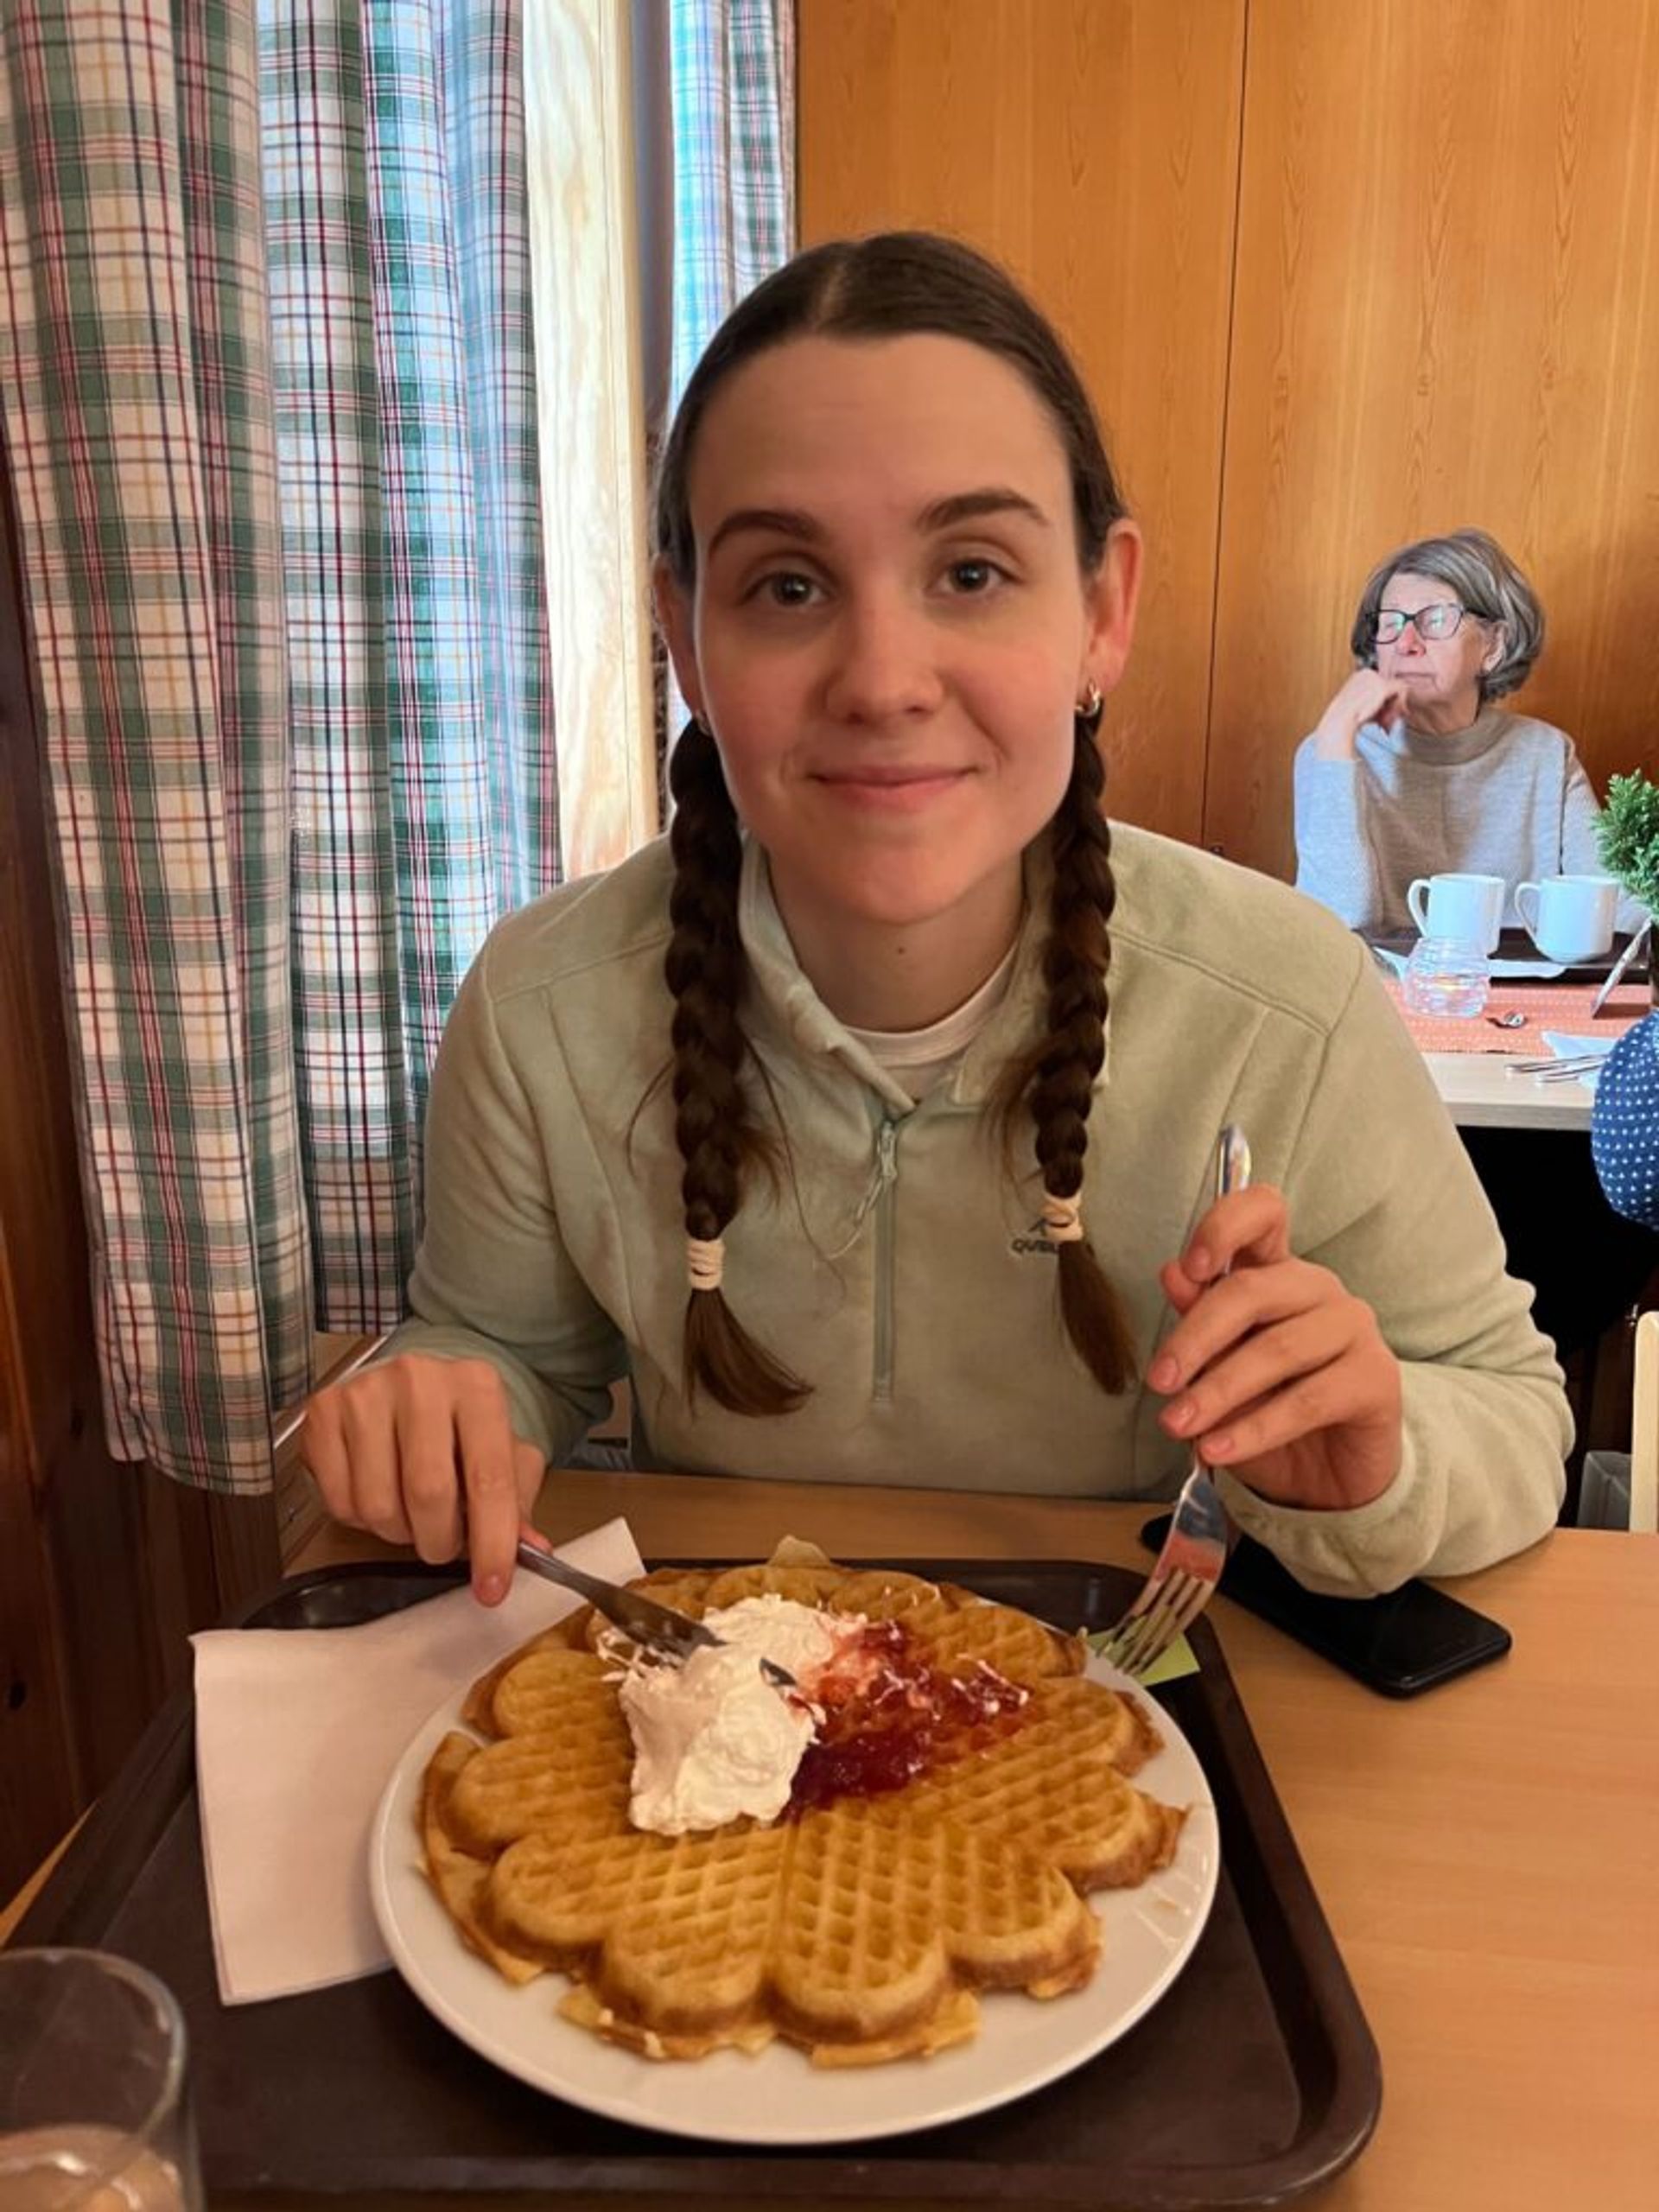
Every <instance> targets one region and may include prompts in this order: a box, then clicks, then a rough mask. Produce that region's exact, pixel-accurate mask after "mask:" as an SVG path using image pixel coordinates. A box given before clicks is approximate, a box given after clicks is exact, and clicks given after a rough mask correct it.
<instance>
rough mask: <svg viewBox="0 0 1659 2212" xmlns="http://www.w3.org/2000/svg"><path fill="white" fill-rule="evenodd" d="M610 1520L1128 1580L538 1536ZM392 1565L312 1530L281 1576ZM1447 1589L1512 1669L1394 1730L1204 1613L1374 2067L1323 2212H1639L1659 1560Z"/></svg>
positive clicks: (1468, 1682) (757, 1532)
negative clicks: (1582, 2210)
mask: <svg viewBox="0 0 1659 2212" xmlns="http://www.w3.org/2000/svg"><path fill="white" fill-rule="evenodd" d="M616 1514H621V1515H625V1516H626V1518H627V1520H628V1522H629V1524H630V1526H631V1528H632V1530H633V1534H634V1536H635V1539H636V1541H638V1543H639V1548H640V1550H641V1551H642V1552H643V1553H644V1554H645V1556H646V1557H647V1558H650V1557H653V1556H657V1557H673V1556H690V1557H698V1558H709V1559H728V1560H729V1559H745V1558H757V1557H764V1556H765V1555H766V1553H768V1552H769V1551H770V1550H771V1548H772V1545H773V1544H774V1543H775V1542H776V1541H778V1539H779V1537H780V1536H783V1535H786V1534H792V1535H801V1536H806V1537H810V1538H811V1539H812V1540H813V1541H816V1542H817V1543H820V1544H822V1545H823V1547H824V1548H825V1549H826V1550H828V1551H829V1552H830V1553H831V1554H836V1555H839V1556H842V1557H848V1558H852V1557H856V1556H859V1555H865V1556H872V1555H874V1556H880V1555H886V1556H895V1557H906V1556H915V1557H934V1558H950V1557H961V1558H978V1557H985V1558H995V1557H1002V1558H1011V1559H1077V1560H1103V1561H1109V1562H1116V1563H1118V1564H1121V1565H1125V1566H1135V1565H1143V1564H1144V1563H1145V1560H1144V1554H1142V1553H1141V1551H1140V1549H1139V1548H1138V1546H1137V1544H1136V1541H1135V1532H1136V1529H1138V1527H1139V1525H1140V1522H1141V1520H1142V1519H1143V1518H1144V1517H1145V1509H1143V1508H1138V1507H1134V1506H1125V1505H1095V1504H1090V1503H1081V1502H1078V1501H1076V1500H1072V1499H1033V1498H1011V1497H978V1496H975V1495H971V1494H966V1493H958V1492H941V1491H876V1490H864V1489H855V1488H845V1487H838V1488H828V1487H820V1486H817V1485H806V1484H790V1483H761V1482H739V1481H732V1480H712V1479H704V1478H691V1477H684V1476H678V1477H674V1476H650V1475H633V1474H624V1475H595V1474H575V1473H571V1474H563V1475H558V1476H556V1477H555V1478H553V1479H552V1480H551V1481H550V1483H549V1484H548V1485H547V1488H546V1490H545V1491H544V1492H543V1509H542V1513H541V1520H542V1524H543V1527H544V1528H545V1529H546V1530H547V1532H548V1534H549V1535H551V1536H553V1537H554V1538H555V1539H558V1538H562V1537H567V1536H570V1535H575V1534H576V1533H577V1532H578V1531H579V1530H581V1529H587V1528H591V1527H593V1526H594V1524H595V1523H596V1522H601V1521H603V1520H606V1519H608V1518H609V1517H611V1516H613V1515H616ZM393 1555H395V1554H387V1553H386V1551H385V1547H382V1546H379V1545H377V1544H376V1543H375V1542H374V1541H372V1539H368V1538H364V1537H359V1536H357V1535H353V1534H350V1533H348V1532H346V1531H343V1530H339V1529H332V1528H331V1529H324V1530H323V1531H321V1533H320V1534H319V1535H318V1536H317V1537H316V1538H315V1539H314V1540H313V1541H312V1543H311V1544H310V1545H309V1546H308V1548H307V1550H306V1552H305V1554H304V1555H303V1556H302V1558H301V1559H300V1560H297V1561H296V1566H297V1567H313V1566H323V1565H328V1564H332V1563H334V1562H335V1561H337V1560H343V1559H360V1558H372V1557H377V1556H393ZM1457 1590H1458V1594H1459V1596H1461V1597H1463V1598H1465V1599H1467V1600H1468V1602H1469V1603H1471V1604H1472V1605H1477V1606H1478V1607H1479V1608H1480V1609H1481V1610H1482V1611H1485V1612H1489V1613H1491V1614H1492V1615H1494V1616H1495V1617H1496V1618H1497V1619H1499V1620H1501V1621H1503V1623H1504V1624H1506V1625H1507V1626H1508V1627H1509V1628H1510V1630H1512V1631H1513V1634H1514V1637H1515V1649H1514V1650H1513V1652H1512V1653H1511V1654H1510V1656H1509V1657H1508V1658H1506V1659H1504V1660H1503V1661H1502V1662H1499V1663H1498V1664H1497V1665H1496V1666H1493V1667H1489V1668H1485V1669H1482V1670H1481V1671H1480V1672H1479V1673H1478V1674H1475V1675H1470V1676H1468V1677H1466V1678H1465V1679H1464V1680H1462V1681H1458V1682H1456V1683H1454V1684H1451V1685H1448V1686H1447V1687H1446V1688H1443V1689H1440V1690H1437V1691H1433V1692H1431V1693H1430V1694H1427V1696H1425V1697H1423V1698H1421V1699H1417V1700H1411V1701H1410V1702H1408V1703H1404V1704H1396V1703H1394V1702H1392V1701H1390V1700H1387V1699H1384V1698H1381V1697H1377V1696H1376V1695H1374V1694H1371V1693H1370V1692H1369V1691H1367V1690H1364V1689H1363V1688H1360V1687H1359V1686H1358V1685H1357V1683H1353V1682H1351V1681H1348V1680H1347V1679H1346V1678H1345V1677H1344V1675H1339V1674H1338V1673H1337V1672H1336V1671H1335V1670H1334V1669H1332V1668H1330V1667H1327V1666H1325V1665H1324V1664H1323V1663H1322V1662H1319V1661H1318V1660H1316V1659H1314V1658H1313V1657H1312V1656H1310V1655H1309V1654H1308V1653H1306V1651H1304V1650H1303V1649H1301V1648H1300V1646H1298V1645H1296V1644H1294V1643H1291V1642H1289V1641H1288V1640H1287V1638H1286V1637H1282V1636H1281V1635H1279V1634H1278V1633H1277V1632H1276V1631H1275V1630H1272V1629H1269V1628H1268V1627H1266V1626H1265V1625H1264V1624H1262V1623H1260V1622H1258V1621H1255V1620H1254V1619H1252V1618H1250V1617H1249V1616H1248V1615H1246V1614H1243V1613H1241V1612H1239V1611H1237V1610H1236V1608H1234V1607H1232V1606H1230V1605H1228V1604H1227V1603H1226V1601H1225V1600H1224V1599H1218V1600H1217V1603H1216V1605H1215V1608H1214V1613H1213V1618H1215V1620H1216V1624H1217V1629H1218V1630H1219V1633H1220V1635H1221V1637H1222V1641H1223V1643H1224V1647H1225V1649H1226V1653H1227V1658H1228V1662H1229V1664H1230V1667H1231V1668H1232V1669H1233V1672H1234V1675H1235V1676H1236V1680H1237V1682H1238V1686H1239V1689H1240V1692H1241V1694H1242V1696H1243V1702H1244V1706H1245V1709H1246V1711H1247V1712H1248V1713H1249V1718H1250V1721H1251V1725H1252V1726H1253V1727H1254V1729H1255V1734H1256V1737H1257V1739H1258V1741H1259V1742H1260V1744H1261V1745H1262V1751H1263V1754H1264V1756H1265V1757H1266V1759H1267V1763H1268V1768H1269V1770H1270V1771H1271V1773H1272V1775H1273V1778H1274V1783H1275V1786H1276V1787H1277V1789H1278V1790H1279V1793H1280V1796H1281V1799H1282V1801H1283V1803H1284V1806H1285V1808H1286V1811H1287V1814H1288V1816H1289V1819H1290V1823H1291V1826H1292V1828H1293V1829H1294V1833H1295V1835H1296V1838H1297V1840H1298V1842H1299V1844H1300V1847H1301V1851H1302V1853H1303V1856H1304V1858H1305V1859H1306V1863H1307V1866H1308V1869H1309V1872H1310V1873H1311V1874H1312V1876H1313V1883H1314V1886H1315V1888H1316V1889H1317V1891H1318V1892H1319V1897H1320V1900H1321V1902H1322V1903H1323V1904H1324V1907H1325V1912H1326V1914H1327V1916H1328V1917H1329V1919H1330V1922H1331V1924H1332V1929H1334V1931H1335V1934H1336V1936H1337V1940H1338V1943H1339V1945H1340V1947H1341V1949H1342V1952H1343V1955H1344V1959H1345V1960H1346V1961H1347V1965H1348V1968H1349V1971H1350V1973H1351V1975H1352V1977H1353V1980H1354V1982H1355V1985H1356V1986H1357V1989H1358V1992H1359V1996H1360V2000H1361V2002H1362V2004H1363V2006H1364V2009H1365V2012H1366V2014H1367V2017H1368V2018H1369V2019H1370V2024H1371V2028H1372V2031H1373V2032H1374V2034H1375V2035H1376V2040H1377V2044H1378V2045H1379V2048H1380V2050H1381V2051H1382V2056H1383V2114H1382V2119H1381V2120H1380V2122H1379V2125H1378V2128H1377V2132H1376V2137H1375V2138H1374V2139H1373V2141H1372V2142H1371V2144H1370V2146H1369V2147H1368V2148H1367V2150H1366V2151H1365V2152H1363V2155H1362V2156H1361V2158H1359V2160H1358V2162H1357V2164H1356V2165H1354V2166H1353V2167H1352V2168H1351V2169H1350V2171H1348V2173H1347V2174H1345V2175H1344V2176H1343V2177H1341V2178H1340V2179H1339V2180H1338V2182H1337V2183H1334V2184H1333V2185H1332V2187H1331V2189H1329V2190H1327V2191H1325V2192H1324V2193H1323V2194H1322V2195H1321V2196H1319V2199H1318V2202H1319V2207H1320V2212H1479V2209H1480V2208H1486V2207H1491V2208H1492V2212H1498V2208H1502V2212H1530V2208H1533V2207H1536V2208H1538V2209H1539V2212H1544V2209H1545V2208H1548V2209H1549V2212H1555V2208H1556V2207H1558V2206H1559V2205H1560V2204H1561V2203H1563V2202H1569V2201H1573V2200H1574V2199H1576V2198H1577V2197H1578V2196H1579V2195H1580V2193H1582V2192H1584V2191H1585V2190H1586V2188H1587V2189H1588V2190H1589V2192H1590V2193H1591V2195H1592V2199H1593V2202H1595V2204H1596V2205H1597V2207H1598V2212H1637V2208H1638V2207H1642V2208H1647V2207H1649V2206H1651V2205H1652V2204H1653V2203H1654V2202H1656V2180H1655V2175H1656V2171H1659V2117H1656V2115H1659V2083H1656V2074H1655V2068H1656V2055H1659V1537H1653V1536H1632V1535H1622V1534H1616V1533H1612V1532H1605V1531H1599V1530H1579V1529H1568V1530H1560V1531H1558V1532H1557V1533H1556V1534H1555V1535H1553V1536H1552V1537H1551V1538H1550V1539H1549V1540H1548V1541H1547V1542H1546V1543H1544V1544H1541V1545H1540V1546H1538V1547H1537V1548H1535V1549H1534V1550H1533V1551H1531V1552H1529V1553H1526V1554H1523V1555H1522V1557H1520V1558H1519V1559H1516V1560H1510V1561H1508V1562H1506V1563H1505V1564H1504V1565H1503V1566H1502V1567H1494V1568H1492V1569H1491V1570H1490V1571H1489V1572H1488V1573H1484V1574H1482V1575H1478V1576H1471V1577H1469V1578H1467V1579H1466V1580H1463V1581H1461V1582H1459V1584H1458V1585H1457ZM658 2201H660V2200H658ZM560 2202H561V2203H562V2204H567V2205H571V2204H574V2202H575V2200H573V2199H569V2198H562V2199H561V2200H560ZM593 2202H594V2203H595V2204H599V2203H601V2202H602V2203H603V2204H604V2205H605V2206H606V2207H607V2208H608V2212H623V2208H624V2206H625V2204H626V2203H630V2202H645V2200H634V2199H627V2200H624V2199H622V2198H620V2197H616V2196H607V2197H605V2198H603V2199H599V2198H595V2199H594V2200H593ZM791 2202H798V2203H801V2204H804V2203H805V2200H791ZM913 2202H914V2200H912V2203H913ZM268 2212H276V2208H275V2207H269V2208H268Z"/></svg>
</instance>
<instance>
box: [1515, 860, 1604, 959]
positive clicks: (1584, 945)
mask: <svg viewBox="0 0 1659 2212" xmlns="http://www.w3.org/2000/svg"><path fill="white" fill-rule="evenodd" d="M1529 895H1530V897H1531V899H1532V900H1533V901H1534V902H1535V903H1534V906H1533V911H1532V912H1528V910H1527V906H1528V899H1529ZM1515 911H1516V913H1517V914H1519V915H1520V917H1521V918H1522V921H1523V922H1524V923H1525V924H1526V925H1527V934H1528V935H1529V937H1530V938H1531V939H1532V941H1533V943H1534V944H1535V945H1536V946H1537V948H1538V950H1539V951H1540V952H1541V953H1542V954H1543V956H1544V957H1545V959H1546V960H1559V961H1560V963H1562V965H1563V966H1567V965H1569V964H1570V963H1572V962H1573V961H1575V960H1599V959H1600V957H1602V955H1603V953H1605V952H1610V951H1611V950H1612V943H1613V923H1614V921H1615V919H1616V918H1617V917H1618V884H1616V883H1615V882H1614V881H1613V879H1612V878H1611V876H1610V875H1547V876H1546V877H1545V878H1544V879H1543V880H1542V882H1541V883H1519V884H1517V885H1516V890H1515Z"/></svg>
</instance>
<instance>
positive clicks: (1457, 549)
mask: <svg viewBox="0 0 1659 2212" xmlns="http://www.w3.org/2000/svg"><path fill="white" fill-rule="evenodd" d="M1399 575H1408V576H1429V577H1432V578H1433V581H1434V582H1436V583H1439V584H1444V585H1445V586H1446V588H1447V590H1448V591H1451V592H1452V593H1454V594H1456V597H1457V601H1458V603H1459V606H1460V607H1462V608H1463V610H1464V612H1465V613H1466V614H1472V615H1473V616H1474V617H1475V619H1476V620H1477V621H1478V622H1484V623H1486V624H1488V625H1490V626H1491V628H1493V629H1494V630H1496V631H1497V632H1499V633H1500V634H1501V636H1502V639H1503V651H1502V652H1501V653H1500V654H1499V656H1498V658H1497V660H1496V661H1495V662H1494V663H1493V664H1492V666H1491V668H1488V669H1483V670H1482V671H1481V673H1480V679H1479V681H1480V703H1481V705H1482V706H1483V707H1484V705H1485V704H1486V702H1487V701H1488V700H1489V699H1502V698H1504V697H1506V696H1508V695H1509V693H1510V692H1511V691H1518V690H1520V689H1521V686H1522V684H1523V683H1525V682H1526V680H1527V678H1528V677H1529V676H1530V675H1531V673H1532V664H1533V663H1534V662H1535V660H1536V659H1537V658H1538V656H1539V654H1540V653H1541V652H1542V651H1543V649H1544V610H1543V608H1542V607H1541V606H1540V605H1539V603H1538V594H1537V593H1536V592H1535V591H1534V589H1533V588H1532V586H1531V585H1530V584H1529V582H1527V580H1526V578H1525V576H1524V575H1522V573H1521V571H1520V569H1518V568H1517V567H1516V564H1515V563H1514V562H1513V561H1512V560H1510V556H1509V555H1508V554H1507V553H1506V552H1505V551H1504V550H1503V547H1502V546H1501V545H1500V544H1499V543H1498V542H1497V539H1496V538H1495V537H1492V536H1491V534H1490V532H1488V531H1484V530H1452V531H1447V532H1446V535H1445V536H1444V537H1420V538H1418V539H1416V540H1415V542H1414V543H1412V544H1410V545H1399V546H1396V547H1395V550H1394V551H1393V552H1392V553H1390V554H1389V555H1388V556H1387V557H1386V558H1385V559H1383V560H1381V561H1379V562H1378V563H1377V564H1376V567H1375V568H1374V569H1372V570H1371V573H1370V575H1369V576H1367V577H1366V579H1365V588H1364V589H1363V591H1362V592H1361V593H1360V595H1359V606H1358V607H1357V610H1356V612H1355V614H1354V627H1353V634H1352V636H1351V638H1350V639H1349V643H1350V645H1351V646H1352V647H1353V654H1354V658H1355V660H1356V661H1357V663H1358V664H1360V666H1361V667H1363V668H1375V667H1376V618H1377V616H1378V614H1379V613H1381V611H1382V607H1383V593H1384V592H1385V591H1386V590H1387V589H1388V588H1389V584H1390V583H1391V582H1393V580H1394V578H1395V576H1399Z"/></svg>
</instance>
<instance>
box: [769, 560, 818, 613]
mask: <svg viewBox="0 0 1659 2212" xmlns="http://www.w3.org/2000/svg"><path fill="white" fill-rule="evenodd" d="M816 589H817V586H816V585H815V584H814V583H813V582H812V579H811V577H810V576H803V575H799V574H798V572H797V571H795V570H793V569H780V570H779V573H778V574H777V575H774V576H766V577H765V578H764V579H763V580H762V582H761V585H760V590H761V593H762V594H763V595H764V596H765V597H766V599H768V600H770V601H771V602H772V605H773V606H774V607H810V605H811V603H812V594H813V593H814V591H815V590H816Z"/></svg>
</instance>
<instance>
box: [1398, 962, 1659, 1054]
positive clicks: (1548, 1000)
mask: <svg viewBox="0 0 1659 2212" xmlns="http://www.w3.org/2000/svg"><path fill="white" fill-rule="evenodd" d="M1385 980H1386V979H1385ZM1387 988H1388V991H1389V996H1390V997H1391V998H1392V999H1393V1001H1394V1002H1395V1006H1397V1007H1399V1009H1400V1019H1401V1020H1402V1021H1403V1022H1404V1023H1405V1025H1406V1027H1407V1028H1408V1030H1409V1031H1410V1032H1411V1034H1412V1038H1413V1039H1414V1042H1415V1044H1416V1046H1417V1047H1418V1049H1419V1051H1420V1052H1501V1053H1503V1054H1505V1055H1506V1056H1509V1057H1512V1058H1524V1059H1533V1058H1537V1057H1538V1056H1539V1055H1540V1054H1541V1053H1543V1052H1548V1049H1549V1047H1548V1046H1547V1045H1546V1044H1545V1043H1544V1032H1545V1031H1546V1030H1547V1029H1548V1030H1556V1031H1560V1032H1564V1033H1566V1034H1567V1035H1568V1036H1572V1037H1622V1036H1623V1035H1624V1032H1625V1031H1626V1030H1627V1029H1628V1028H1629V1027H1630V1025H1631V1024H1632V1023H1633V1022H1637V1021H1640V1020H1641V1019H1642V1018H1643V1015H1644V1014H1651V1013H1652V1011H1653V1001H1652V1000H1651V998H1650V997H1649V992H1648V986H1647V985H1646V984H1645V983H1621V984H1619V986H1618V988H1617V989H1616V990H1615V991H1614V993H1613V995H1612V996H1611V998H1610V999H1609V1000H1608V1001H1607V1003H1606V1005H1605V1007H1603V1008H1602V1010H1601V1012H1600V1013H1599V1014H1598V1015H1597V1016H1596V1018H1595V1020H1593V1021H1592V1020H1591V1019H1590V1009H1591V1007H1592V1006H1593V1005H1594V1003H1595V998H1596V992H1597V990H1598V988H1599V985H1597V984H1594V983H1583V984H1577V983H1494V984H1493V985H1492V995H1491V999H1490V1000H1489V1001H1488V1002H1487V1006H1486V1011H1485V1013H1484V1014H1477V1015H1475V1016H1474V1017H1472V1018H1471V1019H1470V1020H1446V1019H1445V1018H1443V1017H1442V1016H1440V1015H1439V1014H1408V1012H1407V1010H1406V1007H1405V1005H1404V1002H1403V1001H1402V998H1401V995H1400V986H1399V984H1398V983H1396V982H1388V985H1387ZM1510 1013H1517V1014H1525V1015H1526V1017H1527V1020H1526V1026H1525V1027H1524V1028H1519V1029H1494V1028H1493V1027H1492V1024H1491V1019H1490V1017H1491V1015H1493V1014H1510Z"/></svg>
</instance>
